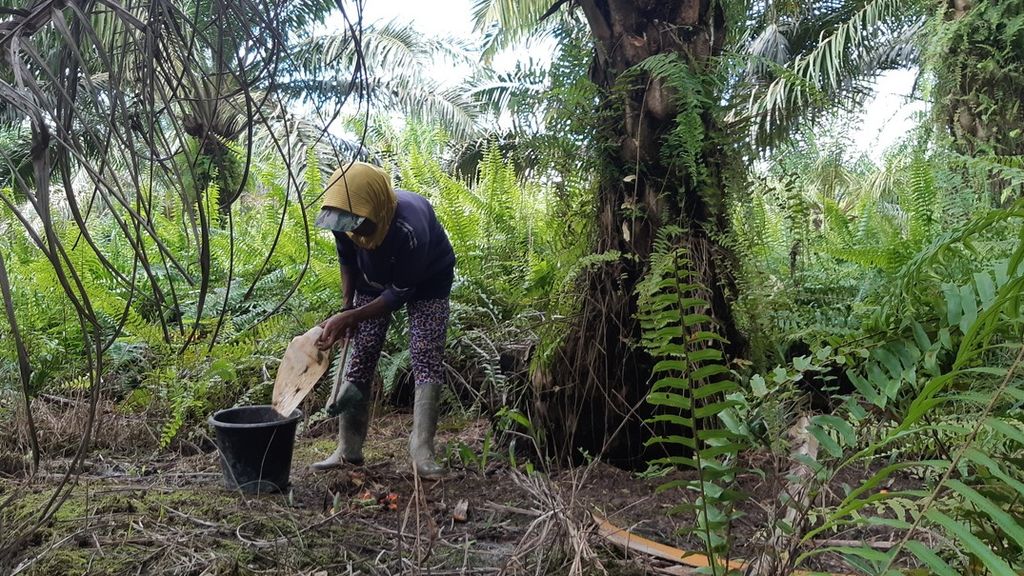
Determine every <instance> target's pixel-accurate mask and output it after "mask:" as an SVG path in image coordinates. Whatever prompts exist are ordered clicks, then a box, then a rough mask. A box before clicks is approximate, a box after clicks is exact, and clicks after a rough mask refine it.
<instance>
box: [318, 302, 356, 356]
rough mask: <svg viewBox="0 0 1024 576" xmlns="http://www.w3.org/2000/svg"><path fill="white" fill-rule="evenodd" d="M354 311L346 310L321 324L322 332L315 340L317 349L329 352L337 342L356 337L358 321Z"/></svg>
mask: <svg viewBox="0 0 1024 576" xmlns="http://www.w3.org/2000/svg"><path fill="white" fill-rule="evenodd" d="M355 312H356V311H355V310H346V311H344V312H341V313H339V314H335V315H334V316H331V317H330V318H328V319H327V320H325V321H324V322H323V324H321V326H322V327H323V329H324V331H323V332H322V333H321V334H320V337H319V338H317V340H316V346H317V348H319V349H321V350H330V349H331V347H332V346H334V344H335V343H336V342H337V341H338V340H348V339H349V338H352V337H353V336H355V335H356V328H358V327H359V321H358V320H357V318H356V313H355Z"/></svg>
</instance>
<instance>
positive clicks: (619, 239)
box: [534, 0, 744, 466]
mask: <svg viewBox="0 0 1024 576" xmlns="http://www.w3.org/2000/svg"><path fill="white" fill-rule="evenodd" d="M581 4H582V7H583V11H584V14H585V15H586V18H587V21H588V23H589V25H590V28H591V31H592V32H593V34H594V36H595V38H596V40H597V46H596V54H595V58H594V63H593V66H592V72H591V75H592V78H593V80H594V81H595V82H596V83H597V84H598V85H599V86H600V87H601V89H602V91H603V96H605V102H607V103H609V105H611V106H615V107H616V108H617V110H618V111H619V113H618V114H617V115H615V116H614V118H613V121H612V122H609V123H608V125H606V126H604V127H603V136H602V138H603V139H604V140H605V141H606V142H609V143H610V144H611V145H610V146H608V147H607V152H606V156H607V158H606V162H605V163H604V165H605V166H607V167H608V169H607V172H606V173H605V174H603V175H602V183H601V187H600V197H599V199H598V211H597V215H596V217H597V220H598V227H597V228H598V234H597V246H596V251H597V252H598V253H607V254H618V255H619V256H618V257H616V258H614V259H612V260H611V261H606V263H605V264H603V265H601V266H599V267H596V268H591V269H590V270H589V272H588V274H587V275H586V277H585V278H584V280H583V282H582V286H581V289H582V291H583V298H582V310H581V311H580V314H579V316H578V317H577V319H576V320H575V323H574V325H573V327H572V329H571V333H570V334H569V335H568V337H567V338H566V340H565V341H564V342H563V344H562V346H561V348H560V350H559V351H558V354H557V356H556V358H555V359H554V361H553V363H552V365H551V366H550V367H549V368H548V369H547V370H544V371H539V372H537V373H536V374H535V377H534V392H535V397H534V398H535V408H536V414H535V416H534V418H535V421H536V422H537V423H538V424H539V426H540V428H541V430H543V432H544V439H545V444H546V449H547V450H548V452H549V455H551V456H554V457H556V458H557V459H559V460H561V461H566V460H575V459H577V457H579V456H581V455H582V454H583V453H586V454H589V455H592V456H597V455H601V456H602V457H603V458H604V459H605V460H606V461H609V462H612V463H615V464H618V465H623V466H632V465H636V464H639V463H641V462H642V461H644V460H645V459H646V458H647V457H649V456H650V454H646V453H645V449H644V444H643V443H644V440H646V439H647V438H648V437H649V434H648V433H647V432H645V429H644V425H643V418H644V417H645V416H647V415H648V414H649V410H648V409H647V405H646V403H645V402H644V399H645V398H646V396H647V393H648V391H649V388H650V387H649V380H650V375H651V366H652V364H651V360H650V358H649V357H647V356H646V355H645V354H643V353H642V352H641V351H640V350H639V348H638V347H637V346H636V338H637V335H638V329H639V327H638V323H637V321H636V320H635V318H634V316H635V313H636V308H637V306H636V302H637V299H636V295H635V293H634V292H635V287H636V285H637V282H638V281H639V280H640V279H641V278H642V277H643V275H644V274H645V272H646V270H647V263H648V261H649V259H650V255H651V253H652V251H653V249H654V240H655V239H656V236H657V233H658V230H659V228H660V227H661V226H663V225H669V224H671V225H676V226H680V227H682V228H684V229H686V230H687V234H688V236H687V237H688V251H689V256H690V260H691V262H692V265H693V266H694V269H695V271H697V272H698V273H699V276H700V278H701V280H702V283H703V285H704V288H705V289H706V290H707V292H706V293H705V294H704V297H705V299H707V300H708V301H710V302H711V303H712V309H711V310H710V311H708V312H709V314H710V315H711V316H712V317H713V318H714V319H715V320H716V321H717V323H718V331H719V333H720V334H722V335H724V336H726V337H727V338H728V339H729V341H730V344H729V345H728V350H727V352H729V353H732V354H736V353H739V352H740V351H741V350H742V349H743V347H744V339H743V337H742V336H741V334H740V332H739V330H738V329H737V327H736V323H735V321H734V319H733V314H732V311H731V307H730V292H731V290H732V289H733V288H734V282H733V280H732V278H731V276H730V273H729V267H728V266H727V265H724V264H725V263H727V262H728V261H729V259H730V256H729V252H728V250H727V249H726V248H725V247H723V246H721V245H720V244H719V243H718V241H717V240H716V239H715V238H716V236H715V234H714V233H716V232H720V231H724V229H725V226H726V219H725V213H724V208H723V205H724V202H723V193H722V188H723V186H722V168H723V166H724V164H725V160H726V156H725V152H724V149H723V148H722V147H721V146H719V145H717V144H716V138H715V136H714V135H715V134H717V126H716V122H715V118H714V115H713V113H712V110H710V108H711V106H713V104H710V105H709V106H707V108H708V109H702V110H700V111H699V113H698V116H697V118H699V120H698V121H697V124H698V126H697V127H695V130H693V133H692V134H690V135H692V136H695V137H697V138H702V140H701V143H700V144H699V146H700V149H699V152H697V154H696V158H695V159H696V162H695V163H691V164H689V168H687V167H686V166H687V163H685V162H679V161H678V158H673V157H671V155H672V154H673V153H675V152H674V149H673V148H672V146H673V144H671V143H668V142H667V141H666V138H667V136H668V135H669V134H670V133H671V132H672V131H673V130H674V129H676V127H677V120H678V119H677V115H678V114H679V112H680V110H679V109H678V108H679V106H678V105H677V102H678V101H679V99H678V98H677V96H678V94H675V93H674V92H673V88H671V87H670V86H669V83H668V82H666V81H664V80H663V79H662V78H655V77H651V76H650V75H647V74H640V75H638V76H636V77H634V74H633V73H630V76H629V77H628V85H625V86H624V85H622V84H623V82H622V80H623V79H624V76H623V73H625V72H627V71H628V70H630V69H631V68H633V67H635V66H637V65H638V64H640V63H641V62H644V61H645V60H647V59H648V58H650V57H652V56H656V55H660V54H669V55H675V56H677V57H678V59H679V62H681V63H683V64H682V65H683V66H686V67H687V68H688V73H689V74H691V75H695V76H691V77H696V78H698V79H703V80H702V81H705V82H706V87H707V90H708V94H709V95H710V96H712V97H711V98H708V102H711V103H714V102H718V101H719V99H718V94H717V93H716V90H715V88H713V87H712V86H711V85H712V83H711V82H707V79H708V78H710V75H709V74H708V70H709V69H710V66H712V65H713V63H711V62H710V60H709V59H710V58H711V57H713V56H716V55H718V54H719V53H720V52H721V49H722V45H723V42H724V38H725V20H724V14H723V12H722V8H721V6H720V4H718V3H714V2H709V1H703V0H674V1H657V0H582V2H581ZM691 111H692V110H691ZM701 129H702V130H703V131H702V132H701ZM702 134H704V135H708V136H706V137H702V136H701V135H702ZM694 164H696V166H698V167H699V169H698V172H699V174H698V173H695V171H694V167H695V166H694Z"/></svg>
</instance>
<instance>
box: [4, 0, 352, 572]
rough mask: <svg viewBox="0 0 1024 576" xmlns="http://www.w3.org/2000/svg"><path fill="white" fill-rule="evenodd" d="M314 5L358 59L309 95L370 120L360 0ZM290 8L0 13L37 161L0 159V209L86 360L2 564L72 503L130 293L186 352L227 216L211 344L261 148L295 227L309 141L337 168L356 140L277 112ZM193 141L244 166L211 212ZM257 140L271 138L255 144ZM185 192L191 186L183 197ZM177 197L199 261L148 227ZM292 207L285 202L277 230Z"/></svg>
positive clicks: (69, 8) (249, 4)
mask: <svg viewBox="0 0 1024 576" xmlns="http://www.w3.org/2000/svg"><path fill="white" fill-rule="evenodd" d="M318 6H319V7H320V9H321V10H322V11H324V12H325V13H326V11H328V10H329V9H330V8H331V7H332V6H333V7H334V8H338V9H339V10H340V12H341V14H342V18H343V20H344V22H345V28H346V29H347V31H348V32H349V35H350V38H349V40H348V42H349V45H348V48H350V49H351V50H352V51H353V52H354V53H355V55H356V56H355V58H354V63H355V64H354V66H353V68H352V69H351V70H349V71H348V72H349V74H350V77H349V79H348V81H347V87H348V89H347V90H346V91H344V92H339V93H337V94H336V95H334V96H333V97H332V100H331V101H327V100H323V101H316V98H314V97H311V98H310V100H311V101H313V102H312V103H313V104H314V106H315V107H316V109H317V110H318V111H321V112H323V111H325V110H328V109H329V108H330V107H331V106H333V107H334V110H335V112H334V113H333V114H331V113H329V110H328V113H327V114H325V115H322V116H323V117H327V118H329V119H333V118H334V117H337V116H338V114H339V112H338V111H340V110H341V108H342V106H344V105H345V104H346V100H348V98H349V96H350V95H351V96H352V97H353V98H355V99H357V101H356V108H357V109H359V110H365V112H366V113H367V114H368V112H369V108H368V106H364V105H363V104H364V103H365V96H366V95H367V94H368V93H369V90H370V86H369V85H368V84H367V82H368V80H367V75H366V74H365V73H363V67H364V58H363V54H362V46H361V38H362V2H359V1H357V2H355V4H354V10H353V8H352V7H350V6H346V5H344V4H343V3H342V2H341V0H337V2H336V3H333V4H332V3H331V2H330V1H329V0H326V1H324V2H321V3H320V4H319V5H318ZM294 8H295V7H294V3H293V2H289V1H286V0H230V1H229V0H215V1H214V2H212V3H209V6H208V9H209V11H210V14H209V15H208V17H204V16H201V15H200V14H199V13H198V12H196V13H189V12H184V11H182V9H181V8H180V7H179V5H178V4H175V3H174V2H173V1H172V0H148V1H146V2H142V3H125V2H118V1H116V0H97V1H83V0H77V1H73V2H65V1H58V0H38V1H37V2H35V3H34V4H32V5H31V6H29V7H28V8H27V9H25V10H23V11H20V12H17V13H15V14H14V15H12V16H11V17H10V18H9V19H7V20H5V21H3V22H0V46H2V47H3V49H4V54H5V66H7V67H8V68H9V70H10V72H11V74H10V75H9V76H5V77H7V78H11V79H12V80H11V81H7V80H0V105H2V107H3V111H4V113H5V114H6V115H7V117H8V118H13V119H14V121H15V122H21V123H22V124H23V125H27V126H28V127H29V130H30V134H31V139H32V142H31V144H32V149H31V152H30V158H29V159H30V162H31V166H32V169H33V173H32V175H31V176H27V175H23V174H22V173H21V172H20V171H19V170H16V169H14V168H16V166H17V165H18V162H19V160H18V159H15V158H12V157H11V156H10V154H9V153H8V152H6V151H4V152H0V159H2V160H3V161H4V162H5V163H6V164H7V165H8V167H10V168H11V173H12V175H13V178H14V183H13V190H14V193H15V195H14V196H12V195H10V194H8V193H3V194H0V204H2V207H3V209H5V210H6V211H7V212H8V213H9V214H10V215H11V216H13V220H12V221H13V222H17V223H19V224H20V226H21V228H22V230H21V233H23V234H24V235H25V236H26V237H27V238H28V239H29V240H30V241H31V242H32V244H33V245H34V246H35V248H36V249H37V250H38V251H39V254H40V255H41V256H42V257H43V258H45V260H46V261H47V262H48V263H49V265H50V267H51V268H52V270H53V272H54V275H55V277H56V279H57V281H58V283H59V287H60V290H61V291H62V293H63V294H64V296H65V298H66V299H67V302H68V304H69V305H70V306H71V308H72V310H73V317H74V318H75V322H76V323H77V324H78V326H79V327H80V329H81V332H82V334H83V337H84V340H85V344H86V350H85V356H86V359H87V366H85V367H83V368H84V369H85V370H87V371H88V374H89V382H90V384H89V409H88V415H87V418H86V421H85V422H84V423H83V424H82V430H81V436H80V440H79V442H78V448H77V450H76V452H75V455H74V458H73V459H72V462H71V465H70V466H69V468H68V470H67V471H66V473H65V474H64V475H63V478H62V480H61V481H60V482H59V483H58V484H57V486H56V488H54V490H53V492H52V494H51V495H50V497H49V499H48V501H47V502H46V503H45V504H44V505H43V506H41V507H40V509H39V511H38V513H37V514H36V515H35V516H33V517H30V518H28V519H25V520H24V521H22V522H20V523H18V524H16V525H14V526H9V527H5V530H4V533H3V534H2V535H0V566H2V565H4V564H10V563H11V561H12V560H13V559H14V558H15V557H16V556H17V554H18V553H19V552H20V550H21V549H22V548H23V546H24V544H25V543H26V542H27V541H28V540H29V539H30V538H31V537H32V535H33V534H35V533H36V532H37V531H38V529H39V528H41V527H42V526H44V525H46V524H47V523H48V522H49V521H50V520H51V519H52V518H53V515H54V513H55V512H56V510H57V509H58V508H59V507H60V505H61V504H62V502H63V501H64V500H65V499H67V498H68V497H69V495H70V491H71V487H72V486H73V484H74V482H73V478H74V477H75V476H76V475H77V474H78V473H79V472H80V470H81V464H82V462H83V459H84V457H85V456H86V454H87V453H88V450H89V446H90V440H91V435H92V432H93V430H94V427H95V422H96V413H97V405H98V399H99V397H100V393H101V387H102V385H103V380H102V376H103V374H104V371H105V364H104V356H105V353H106V352H107V350H108V349H109V348H110V346H111V345H112V344H113V343H114V341H115V340H116V339H117V338H118V337H119V336H120V334H121V332H122V330H123V328H124V326H125V324H126V322H127V320H128V315H129V311H130V307H131V306H132V305H133V304H134V303H135V302H136V301H146V302H147V303H150V304H152V305H153V307H154V308H155V309H156V310H157V311H158V313H156V314H155V316H156V317H157V318H158V319H159V322H160V329H161V331H162V334H163V338H164V341H165V342H166V343H167V344H169V345H170V344H174V345H177V346H179V348H180V349H184V348H185V347H188V346H190V345H193V344H195V343H196V341H197V338H198V333H199V326H200V321H201V320H202V319H203V317H204V310H205V309H206V308H207V307H208V302H209V300H208V295H209V294H210V292H211V291H212V290H214V289H217V288H219V287H218V286H215V285H214V283H213V280H212V279H211V276H210V271H211V257H212V256H211V231H212V229H213V228H214V227H216V226H220V224H218V222H217V220H218V218H217V214H216V213H217V212H221V213H222V214H223V219H224V221H225V222H226V228H227V229H226V230H222V231H221V232H225V233H226V234H227V236H228V240H229V260H230V263H229V266H228V270H229V274H228V278H227V281H226V285H225V287H224V291H225V297H224V303H223V305H222V306H221V307H220V309H219V310H216V311H215V314H216V318H217V322H216V325H215V328H214V330H213V332H212V335H211V336H209V337H208V341H207V343H208V346H209V347H212V345H213V343H214V342H215V341H216V339H217V338H218V336H219V335H220V333H221V329H222V327H223V325H224V321H225V317H226V313H227V301H228V299H227V295H228V294H230V291H231V289H232V285H233V275H234V267H233V262H234V251H235V245H234V220H233V214H232V207H231V202H232V201H233V200H235V199H237V198H238V197H239V195H240V194H241V192H242V189H243V187H244V185H245V182H246V178H247V176H248V174H249V167H250V165H251V163H252V161H253V160H254V157H255V156H256V154H257V153H259V154H264V155H267V154H270V155H273V156H276V157H277V158H278V159H280V160H281V164H282V165H283V166H284V167H285V170H286V174H285V176H284V178H283V180H284V182H283V185H284V188H285V190H286V194H285V196H286V198H287V199H288V200H289V201H290V202H294V204H293V205H297V206H299V208H300V211H299V212H300V214H301V218H302V219H303V222H305V221H306V210H307V208H308V207H309V205H310V204H311V200H310V198H309V196H311V195H312V196H315V195H316V194H317V193H319V191H306V192H307V193H306V196H304V195H303V194H302V188H303V184H302V183H303V182H304V179H303V176H302V173H301V170H303V169H304V168H303V166H304V164H303V163H302V162H296V159H297V158H304V155H305V150H306V149H307V148H310V147H312V148H315V149H316V150H317V151H318V153H319V154H321V155H327V156H331V157H332V158H333V162H334V164H336V165H342V164H343V163H344V162H345V161H348V160H351V159H352V154H351V148H349V149H342V148H340V147H339V146H337V145H336V143H335V142H333V141H332V140H331V139H329V138H327V137H326V127H325V126H321V127H314V128H312V129H311V128H310V126H309V124H308V123H305V124H301V125H300V123H298V122H293V121H291V119H290V118H289V117H288V116H287V115H286V114H284V113H282V111H284V110H287V109H289V107H290V106H289V104H290V102H291V100H289V97H288V96H287V95H286V94H283V93H282V92H281V91H280V90H278V86H277V84H276V82H277V78H278V77H279V76H280V75H281V73H282V71H283V70H285V69H291V70H296V69H298V67H299V66H300V65H301V63H300V61H299V59H298V58H299V56H300V55H298V54H297V53H296V52H295V50H294V49H293V47H291V46H290V45H289V41H290V37H289V34H290V32H289V30H288V29H287V28H286V26H287V22H288V19H287V18H286V16H287V15H288V13H289V11H290V10H293V9H294ZM196 10H198V8H196ZM240 54H245V55H246V57H245V58H242V57H241V56H239V55H240ZM300 127H301V128H302V131H300ZM189 142H194V143H195V146H196V147H197V148H198V150H199V151H200V154H202V153H203V151H207V150H213V149H221V150H229V151H230V150H231V149H230V148H228V147H227V145H226V144H225V143H226V142H230V143H231V146H233V147H234V148H233V150H234V152H228V153H233V154H235V155H236V156H237V157H238V158H239V159H240V160H239V161H240V163H241V172H242V177H241V178H240V179H239V180H238V182H237V188H235V189H232V190H225V191H224V196H225V201H224V202H222V204H221V206H208V205H207V202H204V201H201V200H202V197H203V196H202V195H203V194H204V192H205V188H203V187H204V186H205V182H206V181H207V180H208V179H209V174H208V173H206V172H204V170H205V169H204V168H202V167H201V166H200V165H199V163H198V158H199V155H200V154H193V155H192V157H191V158H188V153H187V150H188V146H189ZM258 142H267V143H269V146H264V147H263V148H260V147H259V146H257V143H258ZM355 148H356V150H360V149H362V146H361V144H358V145H356V147H355ZM181 159H186V160H187V161H186V162H181V161H180V160H181ZM293 167H295V168H293ZM156 183H159V184H160V186H161V187H162V189H164V190H166V192H167V194H166V195H165V196H164V197H162V198H161V197H157V196H155V194H154V188H155V184H156ZM51 186H52V189H51ZM194 190H197V191H198V192H197V193H195V194H193V191H194ZM171 199H176V201H178V202H180V203H181V206H180V207H179V209H178V211H179V212H180V213H181V214H182V215H183V219H184V226H185V227H186V229H187V230H188V231H189V235H190V237H191V240H192V243H193V246H195V247H197V248H198V257H197V259H196V261H188V262H186V261H184V260H183V255H182V254H179V253H176V252H175V250H174V249H173V248H172V247H170V246H168V245H167V244H166V243H165V242H164V241H163V239H162V238H161V237H160V234H159V233H158V231H157V229H156V226H155V225H154V218H153V216H154V213H155V212H157V211H159V210H161V209H162V207H163V203H166V202H169V201H171ZM288 209H289V206H288V204H287V203H286V205H285V206H283V207H282V216H281V220H280V222H279V227H278V236H280V233H281V230H283V228H284V226H285V222H286V218H285V214H286V212H287V211H288ZM99 212H104V213H106V214H109V215H110V216H111V217H112V221H113V222H114V223H115V230H114V231H113V233H115V234H118V235H119V236H120V238H121V239H122V240H123V244H124V245H125V246H126V248H127V249H129V250H130V251H131V259H130V265H129V266H127V267H124V266H123V265H118V264H115V263H114V261H113V259H111V258H109V257H108V256H109V255H107V254H104V253H103V252H102V250H100V249H99V248H98V246H97V244H96V243H95V242H94V240H93V231H92V230H91V229H90V218H91V217H92V215H93V214H94V213H99ZM65 221H70V222H72V223H73V224H74V226H75V232H76V235H77V237H76V238H74V242H72V243H68V241H67V237H66V236H63V235H62V234H61V233H59V231H58V225H59V224H61V223H63V222H65ZM8 232H14V231H8ZM105 233H108V234H109V233H111V232H109V231H108V232H105ZM275 248H276V242H275V245H274V246H271V247H270V249H269V253H268V254H267V256H266V261H265V262H264V266H263V270H262V271H261V272H260V273H258V274H257V275H256V276H254V278H253V281H252V285H251V286H249V287H247V288H246V289H245V297H248V296H250V295H252V291H253V287H254V286H255V285H256V283H257V282H258V281H259V280H260V279H261V278H262V276H263V274H264V272H265V271H266V270H267V268H268V263H269V261H270V258H271V255H272V254H273V252H274V250H275ZM80 251H84V253H86V254H89V255H91V256H94V257H95V258H96V260H97V261H98V262H99V266H100V267H101V268H102V269H103V270H104V271H105V272H106V273H109V274H110V275H111V277H112V278H113V279H114V281H115V282H117V283H118V284H119V285H120V286H121V287H123V288H124V289H125V290H126V291H127V292H128V297H127V302H126V304H125V306H124V308H123V310H121V312H120V313H118V314H114V315H113V316H114V319H115V322H114V326H113V329H111V327H110V326H107V325H106V323H105V321H103V320H101V315H100V314H99V313H98V312H97V310H96V308H95V307H94V303H93V302H92V301H91V299H90V293H89V289H88V283H87V282H86V281H85V280H84V279H83V277H82V273H81V270H80V269H79V265H78V264H76V262H78V261H79V259H78V258H77V257H76V253H78V252H80ZM309 252H310V250H309V238H308V232H307V237H306V261H305V264H304V266H303V267H302V270H301V271H300V273H299V274H298V275H297V277H296V278H295V279H294V280H293V284H292V287H291V289H290V290H289V291H288V292H287V294H286V295H285V296H284V298H282V300H281V301H280V302H278V303H277V304H276V306H274V307H273V309H272V310H270V311H269V312H268V313H267V314H266V315H265V316H264V319H265V318H267V317H270V316H271V315H273V314H274V313H276V312H277V311H279V310H280V309H281V307H282V306H283V305H284V303H285V302H286V301H287V299H288V298H289V297H290V296H291V294H292V293H294V292H295V290H296V289H297V287H298V285H299V283H300V282H301V281H302V278H303V276H304V274H305V271H306V269H307V268H308V265H309ZM0 258H2V256H0ZM121 261H124V259H121ZM158 278H163V280H158ZM8 284H9V282H8V281H7V274H6V269H5V268H4V266H3V261H2V260H0V287H2V288H4V289H3V291H2V292H3V294H2V296H3V300H4V305H5V312H6V314H7V323H8V325H9V326H11V327H12V330H13V333H14V335H15V341H16V342H15V347H16V348H17V351H18V360H19V370H20V373H21V378H22V385H23V388H25V382H27V379H28V377H29V375H30V373H31V362H30V361H31V358H30V356H29V354H28V352H27V351H26V350H25V349H24V345H23V344H22V343H20V336H19V335H18V334H19V333H18V332H17V326H18V324H17V318H16V313H15V311H16V310H17V306H16V304H17V302H16V301H15V298H16V297H17V294H12V293H11V291H10V290H9V289H8ZM184 292H190V293H195V294H197V295H198V297H197V306H196V311H195V318H194V322H193V321H192V320H186V315H185V314H183V313H182V305H181V295H182V293H184ZM207 315H208V314H207ZM188 322H191V325H188ZM208 349H209V348H208ZM24 393H25V410H26V421H27V422H28V426H29V431H28V436H29V438H30V443H31V447H32V452H33V467H34V468H35V466H36V463H37V462H38V461H39V460H40V454H39V452H40V451H39V448H38V441H37V439H36V432H35V430H34V424H33V420H32V410H31V402H30V399H29V398H28V390H27V388H26V389H25V390H24Z"/></svg>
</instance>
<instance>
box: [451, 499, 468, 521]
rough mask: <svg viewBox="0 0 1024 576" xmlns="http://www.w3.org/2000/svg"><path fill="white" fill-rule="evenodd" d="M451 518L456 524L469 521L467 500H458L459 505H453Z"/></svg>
mask: <svg viewBox="0 0 1024 576" xmlns="http://www.w3.org/2000/svg"><path fill="white" fill-rule="evenodd" d="M452 518H454V519H455V521H456V522H465V521H467V520H469V500H459V503H458V504H456V505H455V510H454V511H452Z"/></svg>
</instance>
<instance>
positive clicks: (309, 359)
mask: <svg viewBox="0 0 1024 576" xmlns="http://www.w3.org/2000/svg"><path fill="white" fill-rule="evenodd" d="M322 332H323V328H321V327H319V326H314V327H313V328H311V329H310V330H309V331H308V332H306V333H305V334H301V335H299V336H296V337H295V338H292V341H291V342H290V343H289V344H288V348H287V349H286V350H285V351H284V356H283V357H282V358H281V365H280V366H279V367H278V368H277V379H276V380H274V398H273V401H272V402H271V405H272V406H273V407H274V410H276V411H277V412H278V413H279V414H281V415H282V416H285V417H287V416H290V415H291V413H292V411H293V410H295V409H296V408H298V407H299V404H301V403H302V399H303V398H305V397H306V395H307V394H309V391H310V390H312V389H313V386H315V385H316V383H317V381H318V380H320V377H321V376H323V375H324V372H326V371H327V367H328V366H330V365H331V355H330V351H323V350H320V349H319V348H317V347H316V339H317V338H319V337H320V334H321V333H322Z"/></svg>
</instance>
